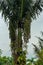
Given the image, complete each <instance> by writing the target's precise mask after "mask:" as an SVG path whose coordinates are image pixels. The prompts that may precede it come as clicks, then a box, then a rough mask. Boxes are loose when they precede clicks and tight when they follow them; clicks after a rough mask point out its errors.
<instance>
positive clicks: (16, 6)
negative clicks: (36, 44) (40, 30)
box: [0, 0, 43, 65]
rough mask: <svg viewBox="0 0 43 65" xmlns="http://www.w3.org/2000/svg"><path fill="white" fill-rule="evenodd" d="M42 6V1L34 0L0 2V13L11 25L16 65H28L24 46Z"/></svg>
mask: <svg viewBox="0 0 43 65" xmlns="http://www.w3.org/2000/svg"><path fill="white" fill-rule="evenodd" d="M42 6H43V2H42V1H41V0H36V1H35V2H34V1H33V0H0V11H1V12H2V16H3V17H4V19H5V21H7V22H8V23H9V32H10V33H9V34H10V39H11V45H10V46H11V52H12V57H13V61H14V65H26V53H25V54H24V51H23V47H22V46H23V44H24V45H25V46H26V45H27V44H26V43H27V42H28V39H29V38H30V27H31V22H32V19H35V18H36V15H38V14H39V13H40V12H41V11H42ZM22 38H23V39H22ZM23 40H24V42H23ZM21 57H22V58H21ZM18 59H20V60H22V62H20V61H18ZM23 60H25V61H23Z"/></svg>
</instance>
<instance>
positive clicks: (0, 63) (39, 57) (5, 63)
mask: <svg viewBox="0 0 43 65" xmlns="http://www.w3.org/2000/svg"><path fill="white" fill-rule="evenodd" d="M42 34H43V32H42ZM37 38H38V44H39V47H37V46H36V45H34V44H33V46H34V51H35V54H36V59H35V58H32V59H27V60H25V59H24V58H25V53H26V52H24V54H20V56H19V57H18V61H19V63H20V64H21V65H23V64H22V61H23V63H24V62H25V61H26V65H43V35H42V38H40V37H37ZM0 50H1V49H0ZM0 54H2V51H1V52H0ZM19 63H18V65H19ZM0 65H13V58H12V57H6V56H1V55H0Z"/></svg>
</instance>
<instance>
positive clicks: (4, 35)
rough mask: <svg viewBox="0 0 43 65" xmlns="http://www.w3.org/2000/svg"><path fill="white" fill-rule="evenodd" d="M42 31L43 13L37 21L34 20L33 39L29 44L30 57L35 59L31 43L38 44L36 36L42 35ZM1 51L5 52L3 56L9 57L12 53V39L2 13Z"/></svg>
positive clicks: (0, 20) (0, 30)
mask: <svg viewBox="0 0 43 65" xmlns="http://www.w3.org/2000/svg"><path fill="white" fill-rule="evenodd" d="M40 31H43V12H42V13H41V14H40V15H39V16H38V17H37V19H36V20H33V22H32V23H31V39H30V42H29V44H28V55H27V56H28V57H29V58H31V57H34V54H33V47H32V45H31V43H35V44H36V42H37V39H36V37H35V36H39V35H40ZM0 49H2V50H3V55H6V56H9V55H10V54H11V52H10V39H9V32H8V27H7V24H6V23H5V22H4V19H3V18H2V17H1V13H0Z"/></svg>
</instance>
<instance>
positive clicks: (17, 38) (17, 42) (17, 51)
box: [9, 22, 26, 65]
mask: <svg viewBox="0 0 43 65" xmlns="http://www.w3.org/2000/svg"><path fill="white" fill-rule="evenodd" d="M12 24H13V22H9V31H10V38H11V52H12V56H13V61H14V65H21V64H22V65H25V64H26V62H25V58H23V57H22V59H20V58H19V57H20V55H24V54H23V50H22V31H21V28H18V35H16V30H15V29H14V26H13V25H12ZM24 56H25V55H24ZM23 59H24V60H23Z"/></svg>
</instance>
